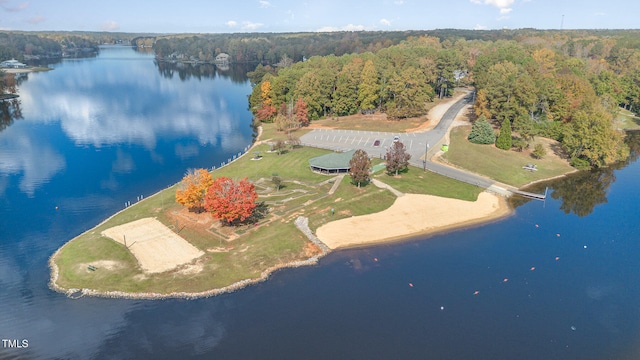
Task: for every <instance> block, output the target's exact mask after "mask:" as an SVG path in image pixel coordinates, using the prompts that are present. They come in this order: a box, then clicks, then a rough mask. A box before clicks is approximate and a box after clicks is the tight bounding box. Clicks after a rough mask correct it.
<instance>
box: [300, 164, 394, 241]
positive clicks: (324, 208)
mask: <svg viewBox="0 0 640 360" xmlns="http://www.w3.org/2000/svg"><path fill="white" fill-rule="evenodd" d="M395 200H396V197H395V195H393V194H392V193H391V192H390V191H388V190H386V189H380V188H378V187H376V186H374V185H372V184H369V185H367V186H363V187H360V188H358V187H357V186H356V185H353V184H351V178H350V177H349V176H345V177H344V179H343V180H342V183H341V184H340V186H339V187H338V189H337V190H336V192H335V193H334V194H333V195H331V196H327V197H325V198H323V199H321V200H319V201H317V202H315V203H314V204H313V209H314V211H312V212H311V213H308V214H307V216H308V217H309V228H310V229H311V230H313V231H315V230H316V229H317V228H319V227H320V226H322V225H324V224H326V223H328V222H330V221H334V220H339V219H344V218H347V217H351V216H358V215H366V214H373V213H376V212H380V211H382V210H384V209H387V208H389V207H390V206H391V205H392V204H393V202H394V201H395ZM331 209H333V210H334V212H333V214H332V212H331Z"/></svg>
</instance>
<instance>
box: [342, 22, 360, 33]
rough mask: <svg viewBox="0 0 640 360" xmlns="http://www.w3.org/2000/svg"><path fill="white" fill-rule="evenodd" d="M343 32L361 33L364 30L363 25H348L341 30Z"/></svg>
mask: <svg viewBox="0 0 640 360" xmlns="http://www.w3.org/2000/svg"><path fill="white" fill-rule="evenodd" d="M343 30H345V31H363V30H365V28H364V25H354V24H349V25H347V26H345V27H344V28H343Z"/></svg>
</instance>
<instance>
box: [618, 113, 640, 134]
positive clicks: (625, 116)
mask: <svg viewBox="0 0 640 360" xmlns="http://www.w3.org/2000/svg"><path fill="white" fill-rule="evenodd" d="M615 121H616V124H617V126H618V128H619V129H623V130H639V129H640V117H638V116H636V115H635V114H634V113H632V112H631V111H629V110H625V109H620V111H619V112H618V117H617V118H616V120H615Z"/></svg>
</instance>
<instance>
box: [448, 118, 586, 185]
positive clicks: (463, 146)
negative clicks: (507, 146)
mask: <svg viewBox="0 0 640 360" xmlns="http://www.w3.org/2000/svg"><path fill="white" fill-rule="evenodd" d="M469 130H470V127H469V126H461V127H457V128H454V129H452V130H451V141H450V144H449V151H448V152H446V153H445V154H444V155H443V158H444V159H445V160H446V161H448V162H449V163H451V164H453V165H456V166H458V167H461V168H463V169H467V170H470V171H472V172H475V173H478V174H481V175H484V176H487V177H490V178H492V179H494V180H497V181H500V182H503V183H505V184H509V185H513V186H518V187H519V186H523V185H525V184H527V183H530V182H532V181H537V180H542V179H548V178H552V177H555V176H559V175H562V174H566V173H568V172H571V171H573V170H574V169H573V168H572V167H571V166H570V165H569V164H568V163H567V162H566V161H563V160H561V159H558V158H557V157H555V156H549V155H547V156H545V157H544V158H543V159H534V158H532V157H531V156H530V155H529V152H516V151H504V150H500V149H497V148H495V147H494V146H492V145H479V144H473V143H471V142H469V141H468V140H467V135H468V133H469ZM534 142H535V141H534ZM526 164H535V165H536V166H537V168H538V171H527V170H524V169H523V168H522V167H523V166H524V165H526Z"/></svg>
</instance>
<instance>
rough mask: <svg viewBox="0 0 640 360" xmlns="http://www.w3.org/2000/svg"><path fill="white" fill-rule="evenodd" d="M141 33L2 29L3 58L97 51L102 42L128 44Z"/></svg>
mask: <svg viewBox="0 0 640 360" xmlns="http://www.w3.org/2000/svg"><path fill="white" fill-rule="evenodd" d="M137 36H140V35H139V34H138V35H135V34H129V33H110V32H82V31H73V32H69V31H57V32H20V31H0V60H8V59H16V60H19V61H25V60H29V59H37V58H56V57H61V56H63V55H76V54H81V53H83V52H85V53H86V52H97V51H98V45H100V44H116V43H127V44H128V43H129V42H130V40H131V39H132V38H134V37H137Z"/></svg>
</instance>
